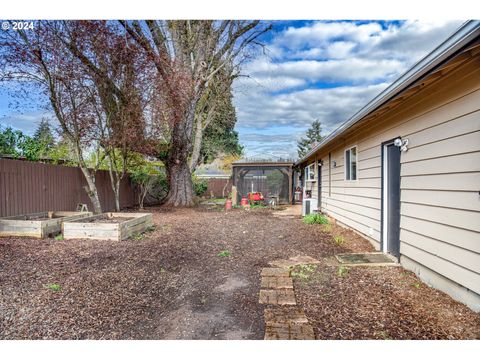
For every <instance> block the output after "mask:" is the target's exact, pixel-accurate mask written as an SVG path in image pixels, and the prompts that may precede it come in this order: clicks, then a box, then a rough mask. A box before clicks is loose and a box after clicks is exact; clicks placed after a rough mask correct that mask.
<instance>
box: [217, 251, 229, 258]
mask: <svg viewBox="0 0 480 360" xmlns="http://www.w3.org/2000/svg"><path fill="white" fill-rule="evenodd" d="M230 255H232V253H231V252H230V251H228V250H222V251H220V252H219V253H218V254H217V256H219V257H229V256H230Z"/></svg>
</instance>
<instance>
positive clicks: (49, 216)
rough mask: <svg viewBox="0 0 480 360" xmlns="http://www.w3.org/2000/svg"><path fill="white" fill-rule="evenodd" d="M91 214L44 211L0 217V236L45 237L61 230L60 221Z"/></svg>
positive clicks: (85, 212)
mask: <svg viewBox="0 0 480 360" xmlns="http://www.w3.org/2000/svg"><path fill="white" fill-rule="evenodd" d="M88 216H92V213H91V212H88V211H83V212H78V211H44V212H39V213H33V214H26V215H17V216H9V217H4V218H0V236H25V237H35V238H45V237H48V236H50V235H55V234H58V233H60V232H61V230H62V222H64V221H67V220H77V219H81V218H84V217H88Z"/></svg>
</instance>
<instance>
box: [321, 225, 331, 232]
mask: <svg viewBox="0 0 480 360" xmlns="http://www.w3.org/2000/svg"><path fill="white" fill-rule="evenodd" d="M322 231H323V232H328V233H329V232H331V231H332V225H330V224H325V225H323V226H322Z"/></svg>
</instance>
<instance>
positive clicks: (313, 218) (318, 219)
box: [303, 214, 329, 225]
mask: <svg viewBox="0 0 480 360" xmlns="http://www.w3.org/2000/svg"><path fill="white" fill-rule="evenodd" d="M303 222H304V223H305V224H309V225H312V224H321V225H326V224H328V223H329V221H328V218H327V217H326V216H325V215H322V214H308V215H305V216H304V217H303Z"/></svg>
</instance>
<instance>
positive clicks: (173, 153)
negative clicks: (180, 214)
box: [165, 101, 196, 206]
mask: <svg viewBox="0 0 480 360" xmlns="http://www.w3.org/2000/svg"><path fill="white" fill-rule="evenodd" d="M195 106H196V101H192V104H191V105H190V108H189V110H188V111H187V114H186V116H185V118H183V119H181V120H180V121H177V122H176V123H175V124H174V126H173V131H172V140H171V141H172V146H171V148H170V151H169V154H168V158H167V163H166V168H167V178H168V184H169V190H168V195H167V198H166V201H165V204H166V205H171V206H193V205H194V201H193V183H192V173H191V171H190V166H189V161H188V157H189V155H190V154H191V151H192V141H191V139H192V132H193V123H194V113H195Z"/></svg>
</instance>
